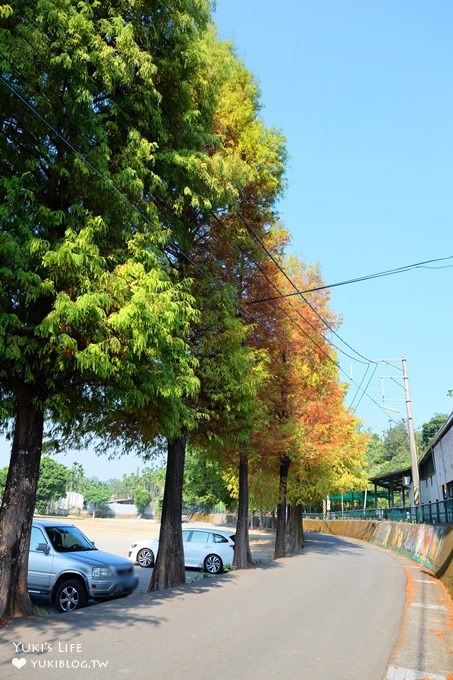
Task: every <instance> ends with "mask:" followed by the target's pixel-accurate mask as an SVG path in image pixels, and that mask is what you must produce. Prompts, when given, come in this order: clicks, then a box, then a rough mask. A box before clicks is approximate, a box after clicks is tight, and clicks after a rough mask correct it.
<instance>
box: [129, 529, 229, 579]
mask: <svg viewBox="0 0 453 680" xmlns="http://www.w3.org/2000/svg"><path fill="white" fill-rule="evenodd" d="M182 540H183V548H184V564H185V566H186V567H193V568H195V569H204V570H205V571H207V572H209V573H210V574H221V573H222V571H223V570H224V568H225V567H226V566H227V565H231V564H232V563H233V556H234V534H232V533H231V532H229V531H222V530H218V529H201V528H198V527H197V528H184V529H183V532H182ZM158 550H159V541H158V540H157V539H154V540H151V541H140V542H139V543H132V545H131V547H130V549H129V559H130V560H132V562H134V563H135V564H139V565H140V566H141V567H153V566H154V562H155V560H156V557H157V551H158Z"/></svg>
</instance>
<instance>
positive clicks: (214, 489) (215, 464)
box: [183, 450, 234, 509]
mask: <svg viewBox="0 0 453 680" xmlns="http://www.w3.org/2000/svg"><path fill="white" fill-rule="evenodd" d="M183 502H184V504H185V505H189V506H195V507H198V506H200V505H201V506H204V507H205V508H209V509H210V508H214V507H215V506H216V505H219V504H220V505H222V506H224V507H225V508H227V509H231V508H232V506H233V505H234V500H233V499H232V498H231V495H230V490H229V487H228V484H227V481H226V479H225V472H224V467H223V466H222V464H221V462H220V461H216V460H213V459H209V458H207V457H206V455H203V454H201V453H199V452H197V451H194V450H190V451H189V452H188V455H187V457H186V464H185V472H184V492H183Z"/></svg>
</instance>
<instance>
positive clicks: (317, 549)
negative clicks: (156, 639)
mask: <svg viewBox="0 0 453 680" xmlns="http://www.w3.org/2000/svg"><path fill="white" fill-rule="evenodd" d="M258 539H259V541H260V542H262V541H265V542H266V543H267V544H268V545H267V548H268V555H269V554H270V551H271V550H272V546H273V541H274V536H273V535H272V534H269V535H268V536H266V537H264V538H263V536H262V535H260V536H259V537H258ZM361 550H363V548H362V546H361V545H360V544H359V543H354V542H352V541H349V540H347V539H345V538H342V537H338V536H330V535H326V534H317V533H307V534H306V535H305V546H304V548H303V549H302V550H301V551H299V552H298V553H294V554H292V555H288V557H286V558H284V559H292V558H297V557H299V558H300V557H302V558H303V556H304V555H308V554H310V553H315V554H323V555H328V554H335V553H337V554H338V553H344V552H351V551H354V552H356V551H361ZM259 554H261V555H263V554H264V552H263V549H262V546H261V548H260V551H259ZM282 566H283V565H282V563H281V561H280V560H273V559H272V558H268V559H267V560H264V559H262V560H260V559H257V561H256V564H255V565H254V566H253V567H251V569H250V570H256V571H260V570H270V569H280V568H282ZM136 569H137V570H138V573H139V575H140V584H139V587H138V588H137V590H136V591H135V592H134V593H132V594H131V595H129V596H128V597H123V598H117V599H115V600H109V601H107V602H102V603H95V602H93V603H91V602H90V604H89V605H88V606H87V607H85V608H84V609H80V610H78V611H75V612H69V613H66V614H58V613H56V612H54V611H52V610H49V611H46V614H45V615H44V616H42V617H35V618H30V619H25V618H21V619H17V620H14V621H12V622H11V623H10V624H9V625H8V626H7V627H6V628H5V629H4V632H7V631H8V632H9V633H13V632H14V628H15V627H18V626H20V627H21V628H22V629H23V628H30V629H33V630H34V631H35V632H36V633H37V632H38V631H39V632H43V633H44V632H45V631H46V630H48V629H49V626H51V627H52V634H53V635H54V637H56V638H57V637H58V635H59V634H61V635H62V634H63V633H64V634H65V635H68V634H71V635H72V637H73V638H74V640H75V639H76V638H77V636H78V635H80V634H81V633H82V632H83V633H86V631H87V630H88V631H90V630H91V631H95V630H98V629H99V628H105V629H106V631H107V629H112V628H120V627H123V626H124V625H125V624H127V626H128V627H129V629H131V630H133V627H134V626H135V625H139V624H142V623H145V622H146V624H148V625H154V626H161V625H163V624H165V623H166V619H165V618H163V617H161V616H159V613H158V609H159V605H161V604H163V603H167V602H169V601H171V600H176V599H177V598H184V599H186V600H189V599H190V598H192V597H195V596H196V597H200V595H204V594H206V593H209V592H211V591H212V590H214V589H219V588H223V587H224V586H225V585H226V584H227V583H231V582H234V580H235V579H236V578H237V576H238V575H239V574H240V573H241V571H232V572H227V573H225V574H221V575H218V576H211V575H206V574H203V573H197V575H196V576H195V579H194V580H192V582H188V583H185V584H184V585H182V586H179V587H175V588H169V589H168V590H163V591H158V592H154V593H148V592H147V585H148V583H149V580H150V578H151V573H152V570H151V569H147V570H142V569H140V567H136ZM192 578H193V576H192ZM44 611H45V610H44Z"/></svg>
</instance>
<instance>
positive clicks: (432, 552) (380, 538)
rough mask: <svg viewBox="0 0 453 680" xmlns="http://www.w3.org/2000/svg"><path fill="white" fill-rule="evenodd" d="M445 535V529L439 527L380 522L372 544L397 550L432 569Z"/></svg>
mask: <svg viewBox="0 0 453 680" xmlns="http://www.w3.org/2000/svg"><path fill="white" fill-rule="evenodd" d="M445 533H446V530H445V527H440V526H439V527H436V526H431V525H416V524H399V525H397V524H392V523H391V522H382V523H380V524H379V525H377V527H376V530H375V534H374V538H373V543H377V544H378V545H382V546H384V547H388V548H392V549H393V550H398V551H399V552H402V553H404V554H406V555H408V556H409V557H411V558H412V559H414V560H416V561H417V562H421V563H422V564H424V565H425V566H427V567H429V568H430V569H433V568H434V565H435V564H436V558H437V557H438V555H439V552H440V550H441V548H442V540H443V538H444V536H445Z"/></svg>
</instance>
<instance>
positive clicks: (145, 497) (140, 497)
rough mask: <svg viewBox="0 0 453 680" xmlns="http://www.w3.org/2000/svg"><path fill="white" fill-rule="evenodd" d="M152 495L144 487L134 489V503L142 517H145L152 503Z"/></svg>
mask: <svg viewBox="0 0 453 680" xmlns="http://www.w3.org/2000/svg"><path fill="white" fill-rule="evenodd" d="M151 498H152V497H151V494H150V492H149V491H148V489H145V487H144V486H137V487H135V489H134V503H135V505H136V507H137V511H138V513H139V514H140V515H143V513H144V512H145V510H146V508H147V507H148V505H149V504H150V502H151Z"/></svg>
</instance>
